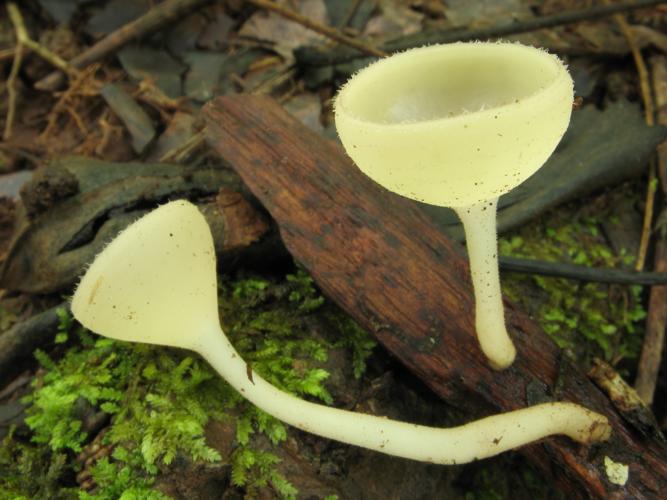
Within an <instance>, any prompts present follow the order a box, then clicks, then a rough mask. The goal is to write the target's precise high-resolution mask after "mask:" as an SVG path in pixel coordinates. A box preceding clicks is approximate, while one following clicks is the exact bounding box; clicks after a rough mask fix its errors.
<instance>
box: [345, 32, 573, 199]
mask: <svg viewBox="0 0 667 500" xmlns="http://www.w3.org/2000/svg"><path fill="white" fill-rule="evenodd" d="M572 99H573V85H572V79H571V78H570V76H569V74H568V72H567V69H566V68H565V66H564V65H563V63H562V62H561V61H560V60H559V59H558V58H557V57H555V56H552V55H550V54H549V53H547V52H545V51H543V50H540V49H536V48H533V47H527V46H524V45H519V44H514V43H457V44H447V45H436V46H430V47H421V48H417V49H412V50H409V51H407V52H404V53H401V54H398V55H394V56H391V57H389V58H387V59H382V60H380V61H378V62H376V63H374V64H372V65H370V66H368V67H367V68H364V69H363V70H361V71H360V72H359V73H357V74H356V75H354V77H352V78H351V79H350V81H349V82H348V83H347V84H346V85H345V86H343V88H342V89H341V91H340V92H339V94H338V96H337V97H336V100H335V114H336V128H337V130H338V134H339V136H340V138H341V141H342V143H343V146H344V147H345V150H346V151H347V153H348V155H349V156H350V157H351V158H352V159H353V160H354V162H355V163H356V164H357V166H358V167H359V168H360V169H361V170H362V171H363V172H364V173H365V174H366V175H368V176H369V177H370V178H371V179H373V180H374V181H376V182H377V183H378V184H380V185H382V186H384V187H385V188H387V189H389V190H390V191H393V192H395V193H398V194H400V195H402V196H406V197H408V198H412V199H415V200H418V201H421V202H424V203H430V204H433V205H439V206H448V207H468V206H470V205H473V204H476V203H481V202H483V201H487V200H493V199H495V198H498V197H499V196H500V195H502V194H504V193H507V192H508V191H510V190H511V189H512V188H514V187H515V186H517V185H518V184H520V183H521V182H523V181H524V180H525V179H527V178H528V177H530V176H531V175H532V174H533V173H534V172H535V171H536V170H537V169H538V168H540V167H541V166H542V165H543V164H544V162H545V161H546V160H547V158H548V157H549V156H550V155H551V153H552V152H553V150H554V149H555V147H556V145H557V144H558V142H559V141H560V139H561V137H562V136H563V133H564V132H565V130H566V129H567V125H568V123H569V121H570V114H571V111H572Z"/></svg>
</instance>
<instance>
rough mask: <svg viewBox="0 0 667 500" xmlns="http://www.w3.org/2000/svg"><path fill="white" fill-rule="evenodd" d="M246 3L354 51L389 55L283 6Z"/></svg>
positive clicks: (252, 0)
mask: <svg viewBox="0 0 667 500" xmlns="http://www.w3.org/2000/svg"><path fill="white" fill-rule="evenodd" d="M246 1H247V2H248V3H250V4H252V5H254V6H256V7H259V8H262V9H266V10H270V11H272V12H275V13H276V14H278V15H279V16H282V17H284V18H286V19H289V20H290V21H294V22H295V23H299V24H301V25H302V26H305V27H306V28H308V29H311V30H313V31H315V32H316V33H319V34H321V35H324V36H326V37H329V38H331V39H332V40H334V41H336V42H338V43H342V44H343V45H347V46H349V47H352V48H353V49H355V50H358V51H360V52H363V53H364V54H366V55H370V56H375V57H384V56H386V55H387V54H386V53H385V52H384V51H382V50H378V49H376V48H375V47H371V46H370V45H368V44H366V43H364V42H361V41H359V40H356V39H354V38H352V37H349V36H347V35H345V34H344V33H342V32H341V31H340V30H337V29H336V28H332V27H330V26H326V25H324V24H321V23H318V22H316V21H313V20H312V19H310V18H308V17H306V16H303V15H301V14H299V13H298V12H294V11H293V10H290V9H288V8H286V7H283V6H282V5H279V4H277V3H276V2H273V1H270V0H246Z"/></svg>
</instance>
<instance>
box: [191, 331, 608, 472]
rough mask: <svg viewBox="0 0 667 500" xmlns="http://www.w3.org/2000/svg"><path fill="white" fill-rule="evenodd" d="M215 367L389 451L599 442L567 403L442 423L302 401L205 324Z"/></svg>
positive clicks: (427, 458)
mask: <svg viewBox="0 0 667 500" xmlns="http://www.w3.org/2000/svg"><path fill="white" fill-rule="evenodd" d="M194 348H195V350H197V351H198V352H199V353H200V354H201V355H202V356H203V357H204V358H205V359H206V360H207V361H208V362H209V363H210V364H211V365H212V366H213V368H215V370H216V371H218V373H219V374H220V375H221V376H222V377H223V378H224V379H225V380H227V382H229V384H231V385H232V387H234V388H235V389H236V390H237V391H239V392H240V393H241V394H242V395H243V396H244V397H245V398H247V399H248V400H249V401H250V402H252V403H253V404H255V405H256V406H258V407H259V408H261V409H262V410H264V411H265V412H266V413H268V414H270V415H272V416H274V417H275V418H277V419H279V420H281V421H283V422H285V423H287V424H289V425H292V426H294V427H297V428H299V429H301V430H303V431H306V432H310V433H313V434H317V435H319V436H323V437H325V438H329V439H335V440H336V441H341V442H343V443H348V444H352V445H355V446H361V447H363V448H368V449H371V450H376V451H379V452H381V453H386V454H389V455H396V456H399V457H403V458H410V459H413V460H420V461H423V462H432V463H437V464H461V463H466V462H471V461H473V460H477V459H481V458H486V457H490V456H493V455H497V454H499V453H502V452H504V451H507V450H510V449H513V448H516V447H519V446H523V445H525V444H528V443H531V442H533V441H536V440H539V439H542V438H544V437H546V436H550V435H553V434H565V435H567V436H569V437H571V438H572V439H574V440H575V441H578V442H580V443H586V444H588V443H593V442H597V441H602V440H605V439H607V438H608V437H609V435H610V433H611V427H610V426H609V423H608V421H607V419H606V418H605V417H604V416H602V415H600V414H598V413H595V412H593V411H591V410H588V409H586V408H584V407H583V406H579V405H577V404H573V403H561V402H556V403H545V404H540V405H537V406H533V407H530V408H525V409H521V410H515V411H512V412H508V413H503V414H500V415H495V416H491V417H486V418H483V419H481V420H477V421H475V422H470V423H468V424H465V425H462V426H459V427H453V428H449V429H442V428H435V427H427V426H423V425H416V424H411V423H406V422H399V421H396V420H390V419H388V418H384V417H378V416H374V415H366V414H362V413H354V412H350V411H346V410H340V409H337V408H331V407H328V406H324V405H320V404H315V403H311V402H308V401H304V400H302V399H299V398H297V397H294V396H292V395H290V394H287V393H285V392H283V391H281V390H279V389H277V388H276V387H274V386H272V385H271V384H269V383H268V382H267V381H266V380H264V379H263V378H262V377H261V376H260V375H258V374H257V373H256V372H254V371H253V372H252V376H250V375H249V373H248V367H247V365H246V363H245V362H244V361H243V359H242V358H241V357H240V356H239V354H238V353H237V352H236V351H235V350H234V348H233V347H232V345H231V343H230V342H229V340H228V339H227V337H226V336H225V334H224V332H223V331H222V330H221V329H220V328H218V329H211V330H209V331H208V332H206V333H205V334H203V335H201V336H200V337H199V339H198V342H197V345H196V346H194Z"/></svg>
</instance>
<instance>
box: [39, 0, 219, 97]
mask: <svg viewBox="0 0 667 500" xmlns="http://www.w3.org/2000/svg"><path fill="white" fill-rule="evenodd" d="M210 1H211V0H166V1H165V2H163V3H161V4H158V5H156V6H155V7H153V8H152V9H151V10H149V11H148V12H147V13H146V14H144V15H143V16H141V17H139V18H137V19H135V20H134V21H131V22H129V23H127V24H126V25H124V26H122V27H121V28H118V29H117V30H116V31H114V32H113V33H111V34H109V35H107V36H106V37H104V38H103V39H102V40H100V41H99V42H97V43H96V44H95V45H93V46H92V47H90V48H88V49H87V50H85V51H83V52H82V53H81V54H80V55H78V56H76V57H75V58H73V59H72V60H71V61H70V62H69V64H70V65H71V66H72V67H74V68H77V69H83V68H84V67H86V66H88V65H89V64H91V63H94V62H97V61H100V60H101V59H103V58H104V57H106V56H108V55H110V54H113V53H114V52H116V51H117V50H119V49H120V48H122V47H123V46H125V45H127V44H128V43H130V42H132V41H134V40H138V39H140V38H143V37H144V36H146V35H149V34H150V33H153V32H154V31H157V30H159V29H160V28H162V27H163V26H165V25H167V24H169V23H172V22H174V21H177V20H179V19H181V18H183V16H185V15H186V14H188V13H189V12H190V11H192V10H194V9H195V8H197V7H199V6H201V5H204V4H205V3H208V2H210ZM63 82H64V75H63V74H62V73H61V72H55V73H51V74H49V75H47V76H46V77H44V78H42V79H41V80H39V81H38V82H37V83H35V88H37V89H39V90H49V91H53V90H56V89H57V88H58V87H60V86H61V85H62V84H63Z"/></svg>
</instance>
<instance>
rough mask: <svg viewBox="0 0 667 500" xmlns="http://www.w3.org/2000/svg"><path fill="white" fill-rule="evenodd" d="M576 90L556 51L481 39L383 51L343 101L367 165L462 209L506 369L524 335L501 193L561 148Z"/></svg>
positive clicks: (478, 292) (380, 178)
mask: <svg viewBox="0 0 667 500" xmlns="http://www.w3.org/2000/svg"><path fill="white" fill-rule="evenodd" d="M572 100H573V84H572V78H570V75H569V74H568V72H567V69H566V68H565V66H564V65H563V63H562V62H561V61H560V60H558V58H557V57H555V56H552V55H550V54H548V53H547V52H545V51H542V50H539V49H535V48H533V47H527V46H524V45H520V44H516V43H480V42H471V43H454V44H446V45H433V46H428V47H421V48H417V49H412V50H408V51H406V52H402V53H400V54H395V55H393V56H391V57H388V58H385V59H381V60H379V61H377V62H376V63H374V64H371V65H370V66H368V67H366V68H364V69H362V70H361V71H359V72H358V73H356V74H355V75H354V76H353V77H352V78H351V79H350V80H349V81H348V82H347V83H346V84H345V86H343V88H342V89H341V91H340V92H339V93H338V95H337V96H336V100H335V103H334V109H335V114H336V129H337V130H338V134H339V136H340V138H341V141H342V143H343V146H344V147H345V150H346V151H347V153H348V154H349V155H350V157H351V158H352V159H353V160H354V162H355V163H356V164H357V166H358V167H359V168H360V169H361V170H362V171H363V172H364V173H365V174H366V175H368V176H369V177H370V178H371V179H373V180H374V181H376V182H377V183H378V184H380V185H382V186H384V187H385V188H387V189H389V190H390V191H393V192H394V193H397V194H400V195H402V196H405V197H408V198H412V199H414V200H418V201H421V202H424V203H430V204H432V205H438V206H445V207H451V208H454V209H455V210H456V211H457V213H458V214H459V216H460V217H461V219H462V220H463V225H464V229H465V233H466V240H467V242H468V251H469V256H470V267H471V269H472V277H473V283H474V288H475V298H476V302H477V305H476V322H475V323H476V329H477V335H478V337H479V341H480V343H481V346H482V350H483V351H484V354H485V355H486V356H487V357H488V358H489V361H490V364H491V365H492V366H493V367H494V368H496V369H502V368H506V367H508V366H509V365H510V364H511V363H512V361H513V360H514V346H513V345H512V342H511V340H510V338H509V336H508V335H507V331H506V330H505V319H504V312H503V307H502V299H501V295H500V286H499V283H498V271H497V267H498V263H497V258H496V256H495V255H496V253H497V249H496V246H497V245H496V241H495V233H496V223H495V204H496V202H497V200H498V197H499V196H501V195H502V194H504V193H507V192H508V191H510V190H511V189H513V188H514V187H516V186H518V185H519V184H520V183H521V182H523V181H524V180H526V179H527V178H528V177H530V176H531V175H532V174H533V173H534V172H535V171H536V170H537V169H539V168H540V167H541V166H542V164H544V162H545V161H546V160H547V158H548V157H549V156H550V155H551V153H552V152H553V150H554V149H555V147H556V145H557V144H558V142H559V141H560V139H561V137H562V136H563V133H564V132H565V130H566V128H567V125H568V123H569V121H570V114H571V111H572ZM487 208H488V209H487ZM485 210H486V212H485ZM491 212H493V214H492V213H491ZM484 232H486V234H484ZM480 273H482V274H480Z"/></svg>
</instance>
